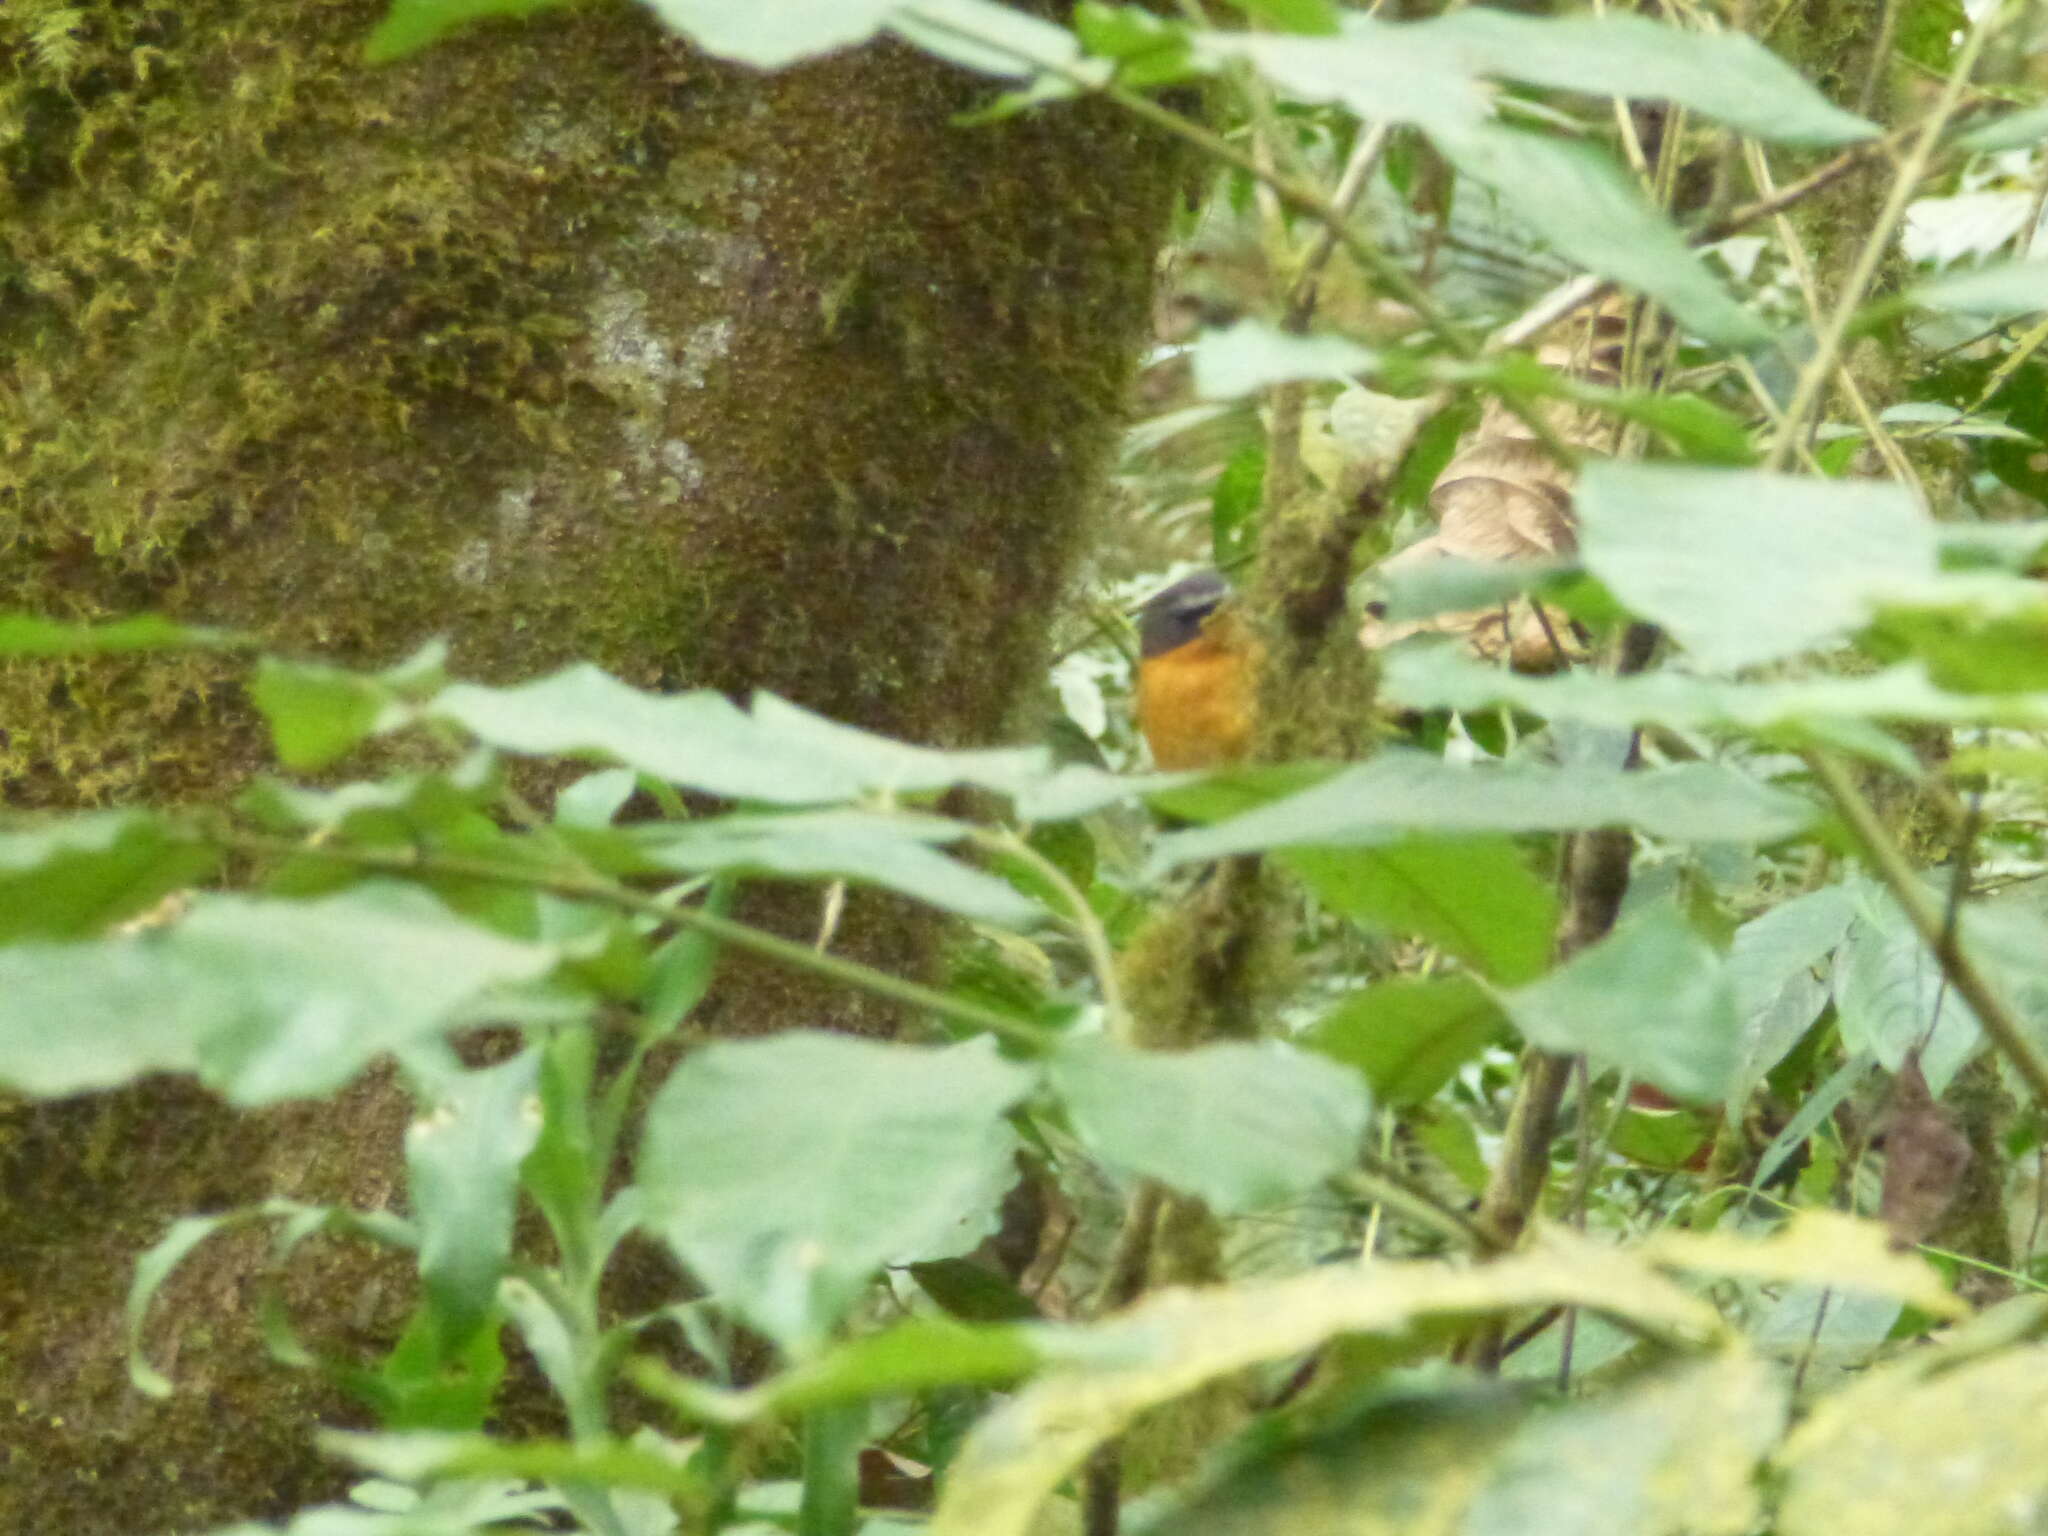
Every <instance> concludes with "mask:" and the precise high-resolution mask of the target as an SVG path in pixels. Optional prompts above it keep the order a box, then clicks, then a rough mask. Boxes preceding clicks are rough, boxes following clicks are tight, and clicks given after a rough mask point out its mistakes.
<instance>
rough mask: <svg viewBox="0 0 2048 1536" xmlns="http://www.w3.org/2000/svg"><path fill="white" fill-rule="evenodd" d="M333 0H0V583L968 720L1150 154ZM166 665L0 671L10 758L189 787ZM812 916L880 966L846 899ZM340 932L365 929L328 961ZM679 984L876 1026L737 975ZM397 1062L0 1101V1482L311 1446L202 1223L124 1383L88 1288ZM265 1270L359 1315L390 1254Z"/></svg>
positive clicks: (1079, 124) (1119, 140)
mask: <svg viewBox="0 0 2048 1536" xmlns="http://www.w3.org/2000/svg"><path fill="white" fill-rule="evenodd" d="M377 15H378V7H377V5H376V4H375V3H374V0H166V3H163V4H157V5H150V6H143V5H136V4H128V3H123V0H79V3H76V4H73V5H71V6H69V7H66V6H61V5H59V4H56V3H53V0H10V3H9V4H8V5H7V6H5V7H4V8H0V529H4V532H5V541H4V546H0V548H4V554H0V608H27V609H33V610H37V611H40V612H44V613H49V614H55V615H60V616H64V617H74V618H91V617H99V616H104V615H110V614H117V613H126V612H131V611H135V610H137V609H155V610H159V611H165V612H169V613H171V614H174V615H176V616H179V617H182V618H188V619H193V620H203V621H207V622H211V623H218V624H226V625H237V626H246V627H250V628H253V629H255V630H257V631H259V632H260V633H262V634H263V635H264V636H266V637H267V638H268V640H269V641H270V642H271V643H272V644H273V645H275V646H277V647H280V648H283V649H286V650H290V651H296V652H308V653H325V654H329V655H334V656H338V657H340V658H343V659H345V660H348V661H352V662H376V661H388V660H395V659H397V658H399V657H400V656H402V655H404V654H405V653H407V652H408V651H409V650H411V649H412V648H413V647H415V646H417V645H418V644H420V643H421V642H422V641H424V640H426V639H428V638H429V637H432V636H435V635H446V636H448V637H450V638H451V639H452V641H453V644H454V663H453V664H454V666H455V668H456V669H457V670H458V671H461V672H464V673H467V674H469V675H472V676H480V677H485V678H489V679H494V680H505V679H512V678H516V677H520V676H523V675H529V674H532V673H536V672H539V671H541V670H544V669H547V668H550V667H552V666H555V665H557V664H560V663H563V662H566V661H568V660H570V659H572V658H576V657H588V658H591V659H594V660H596V661H597V662H599V663H601V664H602V665H604V666H606V667H608V668H610V669H612V670H614V671H616V672H618V673H620V674H622V675H623V676H625V677H627V678H629V679H631V680H633V681H635V682H639V683H642V684H649V685H660V686H687V685H695V684H713V685H716V686H720V687H725V688H732V689H739V688H746V687H754V686H763V687H768V688H772V689H775V690H777V691H779V692H782V693H784V694H786V695H789V696H791V697H793V698H796V699H798V700H799V701H801V702H804V703H806V704H809V705H811V706H814V707H816V708H819V709H822V710H825V711H828V712H830V713H832V714H835V715H837V716H839V717H841V718H845V719H849V720H853V721H855V722H858V723H860V724H863V725H867V726H871V727H876V728H879V729H883V730H888V731H892V732H896V733H900V734H903V735H906V736H911V737H915V738H918V739H922V740H927V741H933V742H939V743H946V744H953V743H962V742H970V741H979V740H987V739H990V738H992V737H994V736H996V735H997V734H998V733H999V732H1000V731H1001V729H1002V727H1003V725H1004V722H1005V720H1006V718H1007V717H1008V716H1009V714H1010V713H1011V710H1012V705H1013V701H1014V700H1015V699H1016V697H1017V696H1018V694H1019V693H1020V691H1021V690H1024V689H1026V688H1027V687H1028V686H1029V685H1030V681H1031V678H1032V674H1033V669H1034V662H1035V660H1036V658H1037V656H1038V651H1039V646H1040V642H1041V638H1042V631H1043V626H1044V621H1045V619H1046V618H1047V616H1048V612H1049V609H1050V606H1051V604H1052V602H1053V599H1054V596H1055V594H1056V593H1057V592H1058V590H1059V588H1060V585H1061V583H1062V581H1063V579H1064V578H1065V576H1066V573H1067V571H1068V568H1069V565H1070V562H1071V557H1072V555H1073V553H1074V551H1075V548H1076V545H1077V542H1078V540H1079V539H1080V537H1081V536H1082V533H1083V531H1084V528H1085V521H1086V510H1085V509H1086V507H1087V505H1088V502H1089V499H1090V492H1091V485H1092V482H1093V478H1094V476H1095V474H1096V472H1097V470H1098V468H1099V466H1100V465H1101V463H1102V459H1103V453H1104V450H1105V448H1106V446H1107V443H1108V441H1109V437H1110V433H1111V431H1112V429H1113V427H1114V424H1115V418H1116V415H1117V412H1118V409H1119V406H1120V404H1121V401H1122V396H1123V393H1124V389H1125V385H1126V380H1127V376H1128V372H1129V362H1130V358H1131V356H1132V354H1133V351H1134V344H1135V341H1136V339H1137V335H1138V331H1139V328H1140V326H1141V324H1142V321H1143V318H1144V314H1145V308H1146V305H1145V300H1146V296H1147V292H1148V288H1149V280H1150V270H1151V259H1152V255H1153V250H1154V247H1155V244H1156V241H1157V238H1158V235H1159V232H1160V230H1161V228H1162V224H1163V216H1164V212H1165V208H1166V205H1167V202H1168V199H1169V197H1170V194H1171V189H1172V182H1173V179H1174V169H1173V166H1172V165H1171V163H1170V156H1168V155H1167V154H1166V153H1165V152H1164V151H1163V150H1161V149H1160V148H1159V147H1158V146H1157V145H1156V144H1152V143H1150V142H1147V141H1143V140H1141V139H1139V138H1138V137H1137V136H1136V135H1135V133H1134V132H1133V131H1132V130H1131V129H1130V128H1128V127H1127V126H1126V125H1125V124H1124V123H1123V122H1122V121H1120V120H1118V119H1116V118H1114V117H1112V116H1109V115H1107V114H1104V113H1098V112H1094V111H1088V110H1078V109H1062V110H1059V111H1056V112H1052V113H1048V114H1046V115H1044V116H1043V117H1032V118H1025V119H1022V120H1018V121H1013V122H1009V123H1005V124H1002V125H999V126H995V127H987V128H975V129H963V128H960V127H957V126H955V124H954V121H953V119H954V117H955V116H956V114H958V113H959V112H960V111H961V110H962V109H964V108H966V107H967V106H969V105H971V104H972V103H973V102H974V101H975V100H976V98H977V94H978V93H979V92H980V91H981V89H982V87H981V86H980V85H979V84H978V83H976V82H974V81H971V80H967V79H965V78H963V77H961V76H959V75H957V74H956V73H954V72H952V71H949V70H948V69H946V68H944V67H942V66H939V65H936V64H933V63H930V62H928V61H925V60H923V59H920V58H917V57H914V56H912V55H910V54H909V53H907V52H905V51H902V50H899V49H894V48H889V47H878V48H872V49H867V50H862V51H860V52H858V53H856V54H852V55H848V56H844V57H840V58H836V59H833V60H828V61H825V62H822V63H819V64H815V65H813V66H810V67H807V68H803V69H798V70H793V71H790V72H788V73H785V74H781V75H775V76H759V75H754V74H751V73H748V72H745V71H740V70H735V69H729V68H725V67H722V66H718V65H715V64H713V63H711V62H708V61H706V60H705V59H703V58H701V57H698V56H694V55H692V54H691V53H689V52H688V51H687V50H685V49H683V48H682V47H680V46H679V45H676V44H674V43H673V42H671V41H668V40H666V39H665V38H663V37H662V36H661V35H660V34H659V33H658V32H657V30H656V29H655V27H654V26H653V25H652V24H651V23H650V22H649V21H647V20H646V19H645V18H644V17H643V16H642V15H641V14H640V13H638V12H637V11H635V10H632V9H629V8H626V7H623V6H609V5H602V6H593V7H588V8H584V9H581V10H577V11H573V12H569V13H564V14H561V15H551V16H548V17H544V18H542V19H540V20H537V21H535V22H533V23H531V24H527V25H522V26H496V27H492V28H489V29H487V30H484V31H482V32H479V33H477V34H475V35H472V36H468V37H465V38H463V39H460V40H458V41H457V42H455V43H453V44H451V45H447V46H443V47H441V48H438V49H436V50H434V51H432V52H430V53H429V54H427V55H425V56H423V57H422V58H420V59H417V60H414V61H411V62H408V63H406V64H403V65H400V66H397V67H393V68H389V69H384V70H372V69H367V68H364V67H363V66H362V65H361V64H360V63H359V62H358V50H359V48H360V44H361V40H362V38H363V37H364V36H365V35H366V33H367V31H368V30H369V28H370V27H371V26H372V25H373V24H374V23H375V21H376V19H377ZM235 679H236V669H235V667H234V666H233V665H231V664H224V663H221V662H219V661H217V660H215V659H209V658H204V657H199V658H194V657H185V656H179V657H171V658H151V659H148V660H146V661H132V662H131V661H122V662H118V663H113V662H95V663H91V664H83V663H70V662H65V663H32V664H25V663H7V664H6V665H5V666H4V668H0V726H4V734H0V775H4V783H5V793H6V797H7V799H8V800H9V801H10V802H11V803H13V804H15V805H54V806H70V805H78V804H90V803H100V802H106V801H116V800H122V799H133V798H137V797H154V798H185V797H200V796H214V795H217V794H219V793H221V792H223V791H224V790H227V789H229V788H231V787H232V786H233V785H234V784H235V783H237V782H238V781H239V780H241V779H242V778H244V777H245V776H246V775H247V774H249V773H250V772H251V771H253V770H256V769H257V768H259V767H260V766H261V765H262V764H263V762H264V761H265V758H266V752H265V747H264V742H263V737H262V734H261V732H260V731H259V730H258V729H257V728H256V727H255V725H254V724H253V722H252V717H251V714H250V711H249V708H248V706H247V704H246V701H245V700H244V698H243V696H242V694H241V692H240V690H239V686H238V684H237V682H236V680H235ZM840 942H841V943H842V944H843V945H847V946H851V947H854V948H856V949H857V950H858V951H860V952H862V953H863V954H864V955H865V956H866V957H867V958H870V959H873V960H876V961H878V962H879V963H883V964H890V965H896V966H903V967H914V966H916V965H917V964H918V963H920V957H921V956H923V955H924V954H925V953H926V952H927V949H928V936H927V935H926V934H924V933H923V932H922V931H921V930H920V929H919V928H918V926H917V925H916V923H915V922H914V921H913V920H910V919H908V918H907V917H906V916H905V914H903V913H902V912H901V911H900V910H896V909H889V908H877V909H874V910H873V911H872V912H871V913H870V914H869V917H868V918H867V920H866V922H865V924H864V925H861V924H858V923H857V924H855V925H854V926H853V927H852V929H851V930H842V937H841V940H840ZM365 961H366V963H374V957H365ZM727 1016H728V1017H729V1018H732V1019H735V1020H737V1021H739V1022H740V1023H742V1024H743V1025H744V1026H745V1027H772V1026H774V1025H776V1024H779V1023H783V1022H790V1021H797V1020H801V1021H804V1022H820V1021H824V1022H834V1023H838V1024H840V1025H842V1026H845V1027H874V1026H875V1025H876V1023H877V1021H876V1020H874V1019H872V1018H867V1017H864V1016H862V1015H860V1014H858V1013H857V1012H855V1011H853V1010H851V1009H849V1008H845V1007H843V1006H842V1005H840V1004H838V1003H837V1002H835V1001H834V1000H832V999H829V998H826V997H822V996H820V995H816V994H800V993H795V992H789V991H779V992H778V991H775V990H773V989H772V988H767V987H765V986H764V985H754V986H752V987H750V988H749V989H747V990H745V991H743V992H742V993H741V994H740V995H738V996H737V997H736V998H734V999H733V1000H732V1001H731V1005H730V1006H729V1008H728V1012H727ZM403 1113H404V1111H403V1106H402V1105H401V1104H400V1103H399V1102H397V1100H396V1096H395V1095H394V1094H393V1093H392V1092H391V1091H390V1090H389V1089H388V1088H383V1087H380V1086H378V1085H375V1084H365V1085H359V1086H358V1087H357V1088H356V1089H355V1090H352V1091H351V1094H350V1095H349V1096H348V1100H347V1102H345V1103H341V1104H328V1105H314V1106H304V1107H298V1108H292V1109H288V1110H283V1111H278V1112H274V1113H270V1114H265V1115H260V1116H232V1115H230V1114H228V1113H227V1112H226V1111H224V1110H223V1109H222V1108H220V1107H219V1106H218V1105H216V1104H214V1103H212V1102H211V1101H210V1100H208V1099H207V1098H205V1097H204V1096H203V1095H201V1094H199V1093H198V1092H197V1091H196V1090H192V1089H189V1088H187V1087H184V1086H182V1085H177V1084H163V1085H157V1086H152V1087H150V1088H147V1089H144V1090H139V1091H135V1092H130V1093H126V1094H121V1095H116V1096H112V1097H109V1098H105V1099H96V1100H90V1101H80V1102H76V1103H69V1104H63V1105H55V1106H32V1105H22V1104H19V1103H4V1104H0V1406H4V1411H5V1421H4V1425H5V1427H4V1430H0V1530H6V1531H23V1532H27V1531H63V1532H66V1533H70V1536H95V1533H99V1532H107V1533H114V1532H120V1533H123V1536H127V1533H132V1532H138V1531H185V1530H193V1529H197V1528H200V1527H203V1526H204V1525H206V1524H207V1523H209V1522H211V1521H213V1520H217V1519H223V1518H228V1517H233V1516H242V1515H249V1514H262V1513H272V1512H277V1511H281V1510H284V1509H288V1508H290V1507H293V1506H295V1505H297V1504H298V1503H300V1502H302V1501H305V1500H307V1499H309V1498H312V1497H314V1496H316V1495H321V1494H326V1493H331V1492H332V1491H334V1490H335V1489H336V1488H337V1487H338V1486H340V1483H341V1481H342V1480H341V1479H340V1478H338V1477H336V1476H335V1475H334V1473H333V1471H332V1470H331V1469H330V1468H328V1467H326V1466H325V1465H323V1464H322V1463H320V1462H319V1461H318V1460H317V1458H316V1457H315V1455H314V1453H313V1452H312V1450H311V1447H310V1444H309V1434H308V1432H309V1429H310V1427H311V1425H312V1424H313V1422H314V1420H315V1418H316V1416H322V1417H326V1418H329V1419H333V1418H334V1417H336V1416H337V1414H338V1413H340V1408H339V1405H338V1404H337V1403H336V1402H335V1401H333V1400H332V1399H331V1398H329V1397H328V1396H327V1395H326V1394H325V1393H324V1392H323V1391H321V1390H318V1389H316V1388H315V1387H314V1386H313V1385H312V1383H311V1378H310V1377H307V1376H304V1375H292V1374H287V1373H284V1372H281V1371H279V1370H277V1369H275V1368H272V1367H270V1366H268V1365H266V1364H265V1363H264V1362H263V1361H262V1360H261V1358H260V1352H259V1348H258V1346H257V1345H256V1344H255V1343H254V1342H253V1325H252V1322H251V1303H252V1301H253V1300H254V1297H255V1293H256V1291H257V1289H258V1285H257V1280H258V1270H259V1266H260V1249H259V1247H258V1246H257V1244H256V1242H255V1240H254V1239H251V1241H250V1242H248V1243H241V1244H238V1243H237V1242H236V1241H235V1240H233V1239H228V1240H225V1241H220V1242H218V1243H216V1244H215V1245H213V1246H210V1247H209V1248H207V1249H205V1250H202V1257H201V1261H200V1262H199V1263H198V1264H196V1265H195V1266H194V1267H193V1269H192V1270H191V1272H190V1274H189V1275H188V1277H187V1278H186V1279H185V1280H184V1281H183V1282H181V1283H180V1284H179V1285H178V1286H176V1287H174V1289H173V1291H172V1292H171V1293H170V1295H169V1296H168V1298H167V1301H166V1304H165V1306H164V1308H163V1316H162V1317H161V1318H160V1324H161V1326H159V1327H158V1328H156V1329H154V1330H153V1332H152V1347H153V1350H154V1353H155V1354H156V1356H157V1358H158V1359H159V1360H160V1361H163V1362H166V1363H168V1364H170V1365H171V1366H172V1368H173V1374H174V1375H175V1376H176V1377H177V1379H178V1380H179V1381H180V1382H181V1384H182V1385H183V1387H184V1389H185V1391H184V1395H182V1396H181V1397H180V1398H178V1399H174V1400H173V1401H172V1402H171V1403H170V1404H168V1405H164V1406H159V1405H154V1404H151V1403H148V1402H146V1401H144V1400H142V1399H140V1398H138V1397H136V1396H135V1395H134V1394H133V1393H132V1392H131V1391H130V1389H129V1387H128V1385H127V1382H126V1378H125V1374H124V1371H123V1368H122V1363H121V1345H122V1340H121V1335H120V1303H121V1298H122V1294H123V1292H124V1289H125V1287H126V1285H127V1281H128V1274H129V1269H130V1266H131V1264H132V1261H133V1259H134V1256H135V1254H136V1252H137V1251H138V1249H139V1248H140V1247H141V1246H142V1245H143V1244H145V1243H147V1242H148V1241H150V1240H152V1239H154V1238H155V1237H156V1236H157V1235H159V1233H160V1232H161V1231H162V1229H163V1226H164V1223H165V1222H166V1221H167V1220H168V1219H169V1218H170V1217H171V1216H173V1215H174V1214H176V1213H179V1212H182V1211H188V1210H195V1209H220V1208H223V1207H226V1206H230V1205H234V1204H238V1203H243V1202H247V1201H250V1200H253V1199H257V1198H261V1197H263V1196H266V1195H270V1194H288V1195H293V1196H297V1197H300V1198H304V1199H309V1200H350V1201H354V1202H358V1203H362V1204H368V1205H377V1204H380V1203H383V1202H385V1201H387V1200H389V1199H392V1198H394V1195H395V1177H394V1155H395V1150H396V1140H397V1132H398V1129H399V1127H400V1124H401V1122H402V1119H403ZM315 1247H316V1249H317V1251H314V1252H310V1253H308V1254H306V1255H304V1256H303V1257H302V1259H301V1260H299V1261H297V1262H295V1264H294V1266H293V1269H292V1272H291V1278H290V1280H289V1282H288V1284H287V1291H288V1294H289V1295H290V1297H291V1299H292V1302H293V1305H294V1307H295V1308H296V1309H297V1311H298V1313H299V1314H300V1315H302V1316H306V1317H310V1318H313V1319H316V1320H317V1321H316V1332H317V1333H318V1335H319V1336H320V1338H321V1340H322V1341H323V1342H324V1343H326V1344H329V1345H331V1346H334V1347H336V1348H341V1349H349V1348H354V1349H355V1350H357V1351H360V1350H361V1348H362V1347H363V1344H364V1341H365V1340H366V1339H367V1338H371V1337H375V1336H376V1335H377V1334H378V1332H379V1330H380V1329H382V1328H384V1327H386V1326H388V1323H389V1320H390V1319H391V1318H392V1317H393V1316H394V1315H398V1314H399V1313H400V1312H401V1311H402V1308H403V1306H404V1303H405V1297H406V1291H407V1284H406V1281H405V1277H404V1276H403V1274H402V1273H392V1272H389V1271H376V1270H372V1269H371V1268H369V1267H368V1265H367V1261H366V1260H364V1259H362V1258H361V1257H360V1256H358V1255H357V1254H355V1253H354V1252H352V1251H351V1250H349V1249H347V1248H345V1247H340V1246H332V1247H330V1246H324V1245H315Z"/></svg>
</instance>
